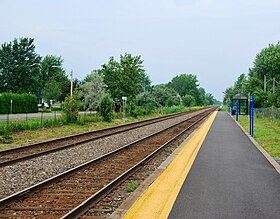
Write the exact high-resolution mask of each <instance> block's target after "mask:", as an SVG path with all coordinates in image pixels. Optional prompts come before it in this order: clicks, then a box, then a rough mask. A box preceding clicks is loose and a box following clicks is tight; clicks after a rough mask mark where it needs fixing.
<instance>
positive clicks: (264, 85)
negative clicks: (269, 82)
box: [263, 75, 266, 93]
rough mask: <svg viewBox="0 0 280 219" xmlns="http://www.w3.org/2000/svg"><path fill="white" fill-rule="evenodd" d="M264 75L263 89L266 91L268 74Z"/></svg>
mask: <svg viewBox="0 0 280 219" xmlns="http://www.w3.org/2000/svg"><path fill="white" fill-rule="evenodd" d="M263 77H264V81H263V90H264V92H265V93H266V75H264V76H263Z"/></svg>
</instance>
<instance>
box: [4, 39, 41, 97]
mask: <svg viewBox="0 0 280 219" xmlns="http://www.w3.org/2000/svg"><path fill="white" fill-rule="evenodd" d="M40 60H41V57H40V56H39V55H38V54H37V53H36V52H35V45H34V39H31V38H20V39H14V40H13V41H12V42H10V43H4V44H2V45H1V48H0V92H10V93H34V92H36V91H37V90H38V89H39V88H40V78H41V77H40Z"/></svg>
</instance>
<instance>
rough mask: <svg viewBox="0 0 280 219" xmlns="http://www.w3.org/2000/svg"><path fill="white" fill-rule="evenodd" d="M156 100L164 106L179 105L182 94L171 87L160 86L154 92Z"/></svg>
mask: <svg viewBox="0 0 280 219" xmlns="http://www.w3.org/2000/svg"><path fill="white" fill-rule="evenodd" d="M152 94H153V95H154V97H155V100H156V102H158V103H159V104H161V105H162V106H172V105H179V104H181V102H182V99H181V97H180V95H179V94H178V93H177V92H176V91H175V90H173V89H170V88H159V89H156V90H155V91H153V93H152Z"/></svg>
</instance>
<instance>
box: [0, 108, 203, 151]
mask: <svg viewBox="0 0 280 219" xmlns="http://www.w3.org/2000/svg"><path fill="white" fill-rule="evenodd" d="M200 108H202V107H187V108H182V109H181V110H182V111H189V110H197V109H200ZM173 110H174V109H172V111H173ZM176 110H177V109H176ZM167 111H168V110H167ZM166 113H167V112H166V111H165V112H163V111H159V112H154V113H153V114H150V115H143V116H138V117H137V118H135V117H126V119H125V120H123V119H122V114H121V113H118V114H117V113H114V118H115V119H114V120H113V121H112V122H110V123H108V122H103V121H102V118H101V117H100V116H99V115H96V114H92V115H90V116H83V115H81V116H79V120H78V122H77V123H75V124H66V123H65V122H63V120H62V119H61V120H60V118H57V119H56V120H54V119H43V125H42V124H41V119H33V120H28V121H13V122H11V123H10V129H9V131H7V130H6V128H7V127H6V126H7V123H6V122H3V123H0V150H1V149H7V148H11V147H15V146H19V145H24V144H30V143H35V142H41V141H46V140H49V139H53V138H59V137H63V136H67V135H73V134H76V133H81V132H88V131H93V130H98V129H103V128H108V127H111V126H116V125H121V124H124V123H130V122H135V121H139V120H143V119H148V118H154V117H158V116H162V115H163V114H166ZM169 113H170V111H169Z"/></svg>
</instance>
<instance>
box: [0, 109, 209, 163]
mask: <svg viewBox="0 0 280 219" xmlns="http://www.w3.org/2000/svg"><path fill="white" fill-rule="evenodd" d="M203 110H205V108H204V109H202V110H197V111H188V112H183V113H177V114H173V115H168V116H162V117H157V118H153V119H147V120H142V121H138V122H133V123H128V124H124V125H119V126H113V127H109V128H105V129H100V130H95V131H91V132H85V133H80V134H75V135H71V136H67V137H63V138H59V139H54V140H49V141H45V142H39V143H35V144H30V145H25V146H22V147H17V148H11V149H7V150H3V151H0V159H1V156H2V157H3V156H5V154H12V153H19V152H20V151H23V150H28V149H29V148H34V147H39V146H44V145H47V144H51V143H59V142H60V141H64V140H72V139H73V138H79V137H82V136H87V135H90V134H98V133H102V132H107V131H111V130H114V129H116V131H113V132H109V133H105V134H101V135H99V136H94V137H90V138H88V139H84V140H79V141H76V142H73V143H69V144H66V145H64V146H58V147H55V148H52V149H47V150H44V151H40V152H37V153H33V154H28V155H25V156H21V157H16V158H12V159H8V160H4V161H0V168H1V167H4V166H8V165H12V164H14V163H17V162H21V161H25V160H29V159H32V158H35V157H39V156H42V155H46V154H49V153H54V152H56V151H60V150H63V149H66V148H70V147H74V146H76V145H80V144H84V143H87V142H90V141H93V140H97V139H100V138H105V137H108V136H111V135H115V134H119V133H122V132H126V131H129V130H133V129H136V128H139V127H143V126H147V125H151V124H154V123H157V122H162V121H165V120H168V119H172V118H176V117H179V116H182V115H187V114H190V113H191V112H199V111H203ZM206 110H207V108H206ZM143 123H144V124H143ZM134 125H136V126H134ZM120 128H125V129H121V130H118V129H120ZM2 159H3V158H2Z"/></svg>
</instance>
